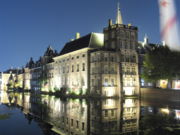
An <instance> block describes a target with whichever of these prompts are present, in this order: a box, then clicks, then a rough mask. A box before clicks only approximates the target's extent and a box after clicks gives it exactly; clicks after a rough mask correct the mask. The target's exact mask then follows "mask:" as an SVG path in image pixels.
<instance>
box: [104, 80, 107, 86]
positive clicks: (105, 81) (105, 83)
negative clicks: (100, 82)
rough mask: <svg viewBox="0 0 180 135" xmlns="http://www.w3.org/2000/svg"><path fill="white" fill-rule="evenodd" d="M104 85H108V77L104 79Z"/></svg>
mask: <svg viewBox="0 0 180 135" xmlns="http://www.w3.org/2000/svg"><path fill="white" fill-rule="evenodd" d="M104 86H108V79H107V78H105V79H104Z"/></svg>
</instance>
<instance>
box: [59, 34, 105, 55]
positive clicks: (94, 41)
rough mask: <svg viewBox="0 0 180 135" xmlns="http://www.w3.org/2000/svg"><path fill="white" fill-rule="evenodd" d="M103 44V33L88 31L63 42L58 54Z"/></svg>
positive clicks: (97, 46)
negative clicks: (63, 44) (88, 32)
mask: <svg viewBox="0 0 180 135" xmlns="http://www.w3.org/2000/svg"><path fill="white" fill-rule="evenodd" d="M103 45H104V35H103V34H101V33H90V34H88V35H86V36H83V37H81V38H79V39H75V40H73V41H71V42H68V43H66V44H65V46H64V47H63V49H62V50H61V52H60V55H63V54H66V53H70V52H73V51H76V50H80V49H83V48H87V47H89V48H99V47H102V46H103Z"/></svg>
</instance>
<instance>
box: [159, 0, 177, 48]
mask: <svg viewBox="0 0 180 135" xmlns="http://www.w3.org/2000/svg"><path fill="white" fill-rule="evenodd" d="M159 9H160V28H161V39H162V40H163V41H165V43H166V45H168V46H169V48H170V49H171V50H176V51H180V34H179V26H178V20H177V16H176V9H175V3H174V0H159Z"/></svg>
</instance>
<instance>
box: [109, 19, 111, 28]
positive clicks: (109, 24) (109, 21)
mask: <svg viewBox="0 0 180 135" xmlns="http://www.w3.org/2000/svg"><path fill="white" fill-rule="evenodd" d="M110 26H112V19H109V27H110Z"/></svg>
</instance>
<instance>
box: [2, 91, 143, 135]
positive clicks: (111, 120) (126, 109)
mask: <svg viewBox="0 0 180 135" xmlns="http://www.w3.org/2000/svg"><path fill="white" fill-rule="evenodd" d="M0 99H1V100H0V102H1V103H5V104H8V105H10V106H13V105H15V106H17V107H20V108H21V109H22V112H23V113H24V114H25V117H26V118H27V120H28V121H29V124H30V123H31V121H32V119H36V120H42V121H43V122H44V123H48V124H49V125H50V126H48V127H46V128H47V129H50V130H51V131H54V132H56V133H57V134H62V135H102V134H104V135H117V134H130V135H132V134H135V135H136V134H138V128H139V114H140V111H139V110H140V104H139V100H138V98H130V97H129V98H123V99H119V98H118V99H104V100H84V99H66V100H61V99H60V98H56V97H54V96H47V95H42V96H35V95H31V94H29V93H24V94H23V93H21V94H20V93H10V94H8V95H7V94H1V98H0ZM40 125H42V123H41V124H40ZM46 132H47V130H46Z"/></svg>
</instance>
